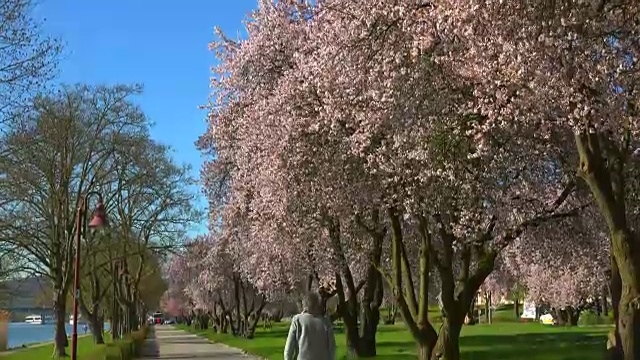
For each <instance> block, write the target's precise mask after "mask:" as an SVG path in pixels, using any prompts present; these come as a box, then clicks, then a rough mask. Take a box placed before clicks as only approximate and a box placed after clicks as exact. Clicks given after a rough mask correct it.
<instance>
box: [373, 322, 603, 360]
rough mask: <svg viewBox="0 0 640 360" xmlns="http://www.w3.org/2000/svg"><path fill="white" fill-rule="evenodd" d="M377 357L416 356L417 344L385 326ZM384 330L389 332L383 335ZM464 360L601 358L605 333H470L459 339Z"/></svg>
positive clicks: (398, 357) (570, 359)
mask: <svg viewBox="0 0 640 360" xmlns="http://www.w3.org/2000/svg"><path fill="white" fill-rule="evenodd" d="M381 330H383V331H381V332H380V334H379V335H380V336H379V337H378V354H379V355H378V356H377V357H376V359H385V360H399V359H408V358H411V357H413V356H415V348H416V345H415V343H414V341H413V339H411V337H410V336H409V334H407V333H406V332H403V331H402V330H401V329H395V331H396V333H395V334H393V332H394V329H390V328H383V329H381ZM384 333H387V334H386V335H384ZM460 348H461V357H462V359H464V360H496V359H499V360H521V359H530V360H599V359H602V357H603V354H604V351H605V348H606V336H603V335H602V334H599V333H593V334H591V333H585V332H579V331H576V332H571V331H566V332H551V333H523V334H504V335H485V334H478V335H467V336H464V337H462V338H461V339H460Z"/></svg>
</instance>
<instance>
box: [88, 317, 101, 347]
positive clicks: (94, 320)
mask: <svg viewBox="0 0 640 360" xmlns="http://www.w3.org/2000/svg"><path fill="white" fill-rule="evenodd" d="M85 316H87V321H88V323H89V329H90V330H91V334H92V335H93V341H94V343H96V344H104V336H103V333H102V332H103V330H104V323H103V322H102V319H101V318H100V316H99V315H97V314H95V313H94V314H90V315H89V314H85Z"/></svg>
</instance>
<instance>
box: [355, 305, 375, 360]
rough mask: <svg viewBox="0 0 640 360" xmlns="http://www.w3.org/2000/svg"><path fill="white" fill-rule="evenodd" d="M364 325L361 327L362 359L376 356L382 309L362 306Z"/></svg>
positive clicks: (360, 352)
mask: <svg viewBox="0 0 640 360" xmlns="http://www.w3.org/2000/svg"><path fill="white" fill-rule="evenodd" d="M361 322H362V324H361V325H360V331H361V337H360V344H359V345H360V349H359V350H360V351H359V354H358V355H359V356H360V357H374V356H376V332H377V331H378V323H379V322H380V308H378V307H375V306H372V304H365V303H363V304H362V319H361Z"/></svg>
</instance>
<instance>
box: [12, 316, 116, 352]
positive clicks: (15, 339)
mask: <svg viewBox="0 0 640 360" xmlns="http://www.w3.org/2000/svg"><path fill="white" fill-rule="evenodd" d="M66 328H67V335H68V336H70V335H71V325H69V324H67V325H66ZM108 329H109V325H108V324H105V330H108ZM54 331H55V329H54V324H53V323H52V322H49V323H45V324H43V325H34V324H27V323H19V322H15V323H10V324H9V344H8V345H9V348H16V347H20V346H22V345H24V344H32V343H40V342H48V341H53V335H54ZM87 333H89V330H87ZM78 334H79V335H82V334H84V329H83V324H81V323H80V324H78Z"/></svg>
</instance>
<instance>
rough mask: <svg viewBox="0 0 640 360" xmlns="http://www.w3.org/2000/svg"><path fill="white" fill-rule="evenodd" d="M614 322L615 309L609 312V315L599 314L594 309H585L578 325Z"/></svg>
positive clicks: (610, 323)
mask: <svg viewBox="0 0 640 360" xmlns="http://www.w3.org/2000/svg"><path fill="white" fill-rule="evenodd" d="M612 324H613V311H610V312H609V315H608V316H602V315H600V316H598V314H596V313H595V312H593V311H583V312H582V314H580V318H579V319H578V325H581V326H593V325H612Z"/></svg>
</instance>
